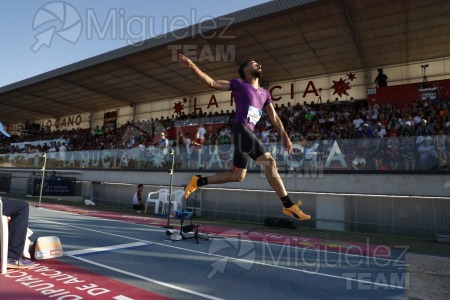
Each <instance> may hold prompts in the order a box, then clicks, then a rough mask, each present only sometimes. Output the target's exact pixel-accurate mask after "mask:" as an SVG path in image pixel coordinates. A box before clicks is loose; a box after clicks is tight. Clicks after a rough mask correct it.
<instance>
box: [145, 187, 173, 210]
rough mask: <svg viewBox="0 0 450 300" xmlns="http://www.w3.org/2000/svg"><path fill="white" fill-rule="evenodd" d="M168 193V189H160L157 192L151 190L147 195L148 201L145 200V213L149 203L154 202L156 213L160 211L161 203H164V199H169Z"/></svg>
mask: <svg viewBox="0 0 450 300" xmlns="http://www.w3.org/2000/svg"><path fill="white" fill-rule="evenodd" d="M167 195H169V190H168V189H159V190H157V191H156V192H150V193H148V196H147V202H145V210H144V213H146V212H147V206H148V203H149V202H151V203H154V204H155V213H158V211H159V203H160V202H161V203H164V201H166V200H167Z"/></svg>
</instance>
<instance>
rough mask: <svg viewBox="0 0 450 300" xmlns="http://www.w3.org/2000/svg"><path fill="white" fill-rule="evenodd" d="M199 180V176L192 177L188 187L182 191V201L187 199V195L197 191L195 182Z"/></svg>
mask: <svg viewBox="0 0 450 300" xmlns="http://www.w3.org/2000/svg"><path fill="white" fill-rule="evenodd" d="M199 178H200V176H197V175H194V176H192V178H191V180H190V181H189V183H188V185H187V186H186V188H185V189H184V199H187V198H189V195H190V194H191V193H193V192H195V191H196V190H198V185H197V180H198V179H199Z"/></svg>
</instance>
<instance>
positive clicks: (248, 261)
mask: <svg viewBox="0 0 450 300" xmlns="http://www.w3.org/2000/svg"><path fill="white" fill-rule="evenodd" d="M39 221H44V222H48V223H53V224H59V225H63V226H68V227H73V228H77V229H83V230H86V231H93V232H98V233H101V234H106V235H112V236H117V237H121V238H125V239H130V240H136V241H141V242H148V243H149V244H152V245H159V246H163V247H168V248H173V249H178V250H181V251H185V252H191V253H197V254H201V255H205V256H214V257H219V258H221V259H229V260H234V261H239V262H243V263H250V264H256V265H262V266H266V267H272V268H279V269H284V270H290V271H294V272H301V273H305V274H310V275H317V276H323V277H329V278H335V279H340V280H348V281H354V282H360V283H365V284H372V285H375V286H382V287H388V288H394V289H402V290H403V289H405V288H404V287H402V286H396V285H389V284H384V283H379V282H372V281H369V280H361V279H357V278H349V277H344V276H337V275H331V274H327V273H320V272H317V271H308V270H301V269H295V268H291V267H285V266H279V265H271V264H267V263H265V262H258V261H250V260H246V259H242V258H236V257H231V256H224V255H218V254H213V253H208V252H203V251H198V250H191V249H186V248H182V247H177V246H171V245H167V244H164V243H158V242H152V241H146V240H142V239H136V238H131V237H127V236H123V235H119V234H114V233H109V232H104V231H100V230H94V229H89V228H84V227H80V226H74V225H68V224H64V223H60V222H55V221H48V220H42V219H39ZM146 226H149V225H146ZM249 242H251V241H249ZM330 253H334V252H330ZM77 259H78V258H77ZM136 276H140V275H136Z"/></svg>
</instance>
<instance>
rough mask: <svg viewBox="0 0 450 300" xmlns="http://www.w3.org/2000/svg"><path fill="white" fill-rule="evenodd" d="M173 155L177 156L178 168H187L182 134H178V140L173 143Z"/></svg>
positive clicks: (184, 142) (184, 141) (184, 140)
mask: <svg viewBox="0 0 450 300" xmlns="http://www.w3.org/2000/svg"><path fill="white" fill-rule="evenodd" d="M174 147H175V151H176V152H175V153H176V154H177V162H178V164H179V167H181V168H183V169H185V168H186V167H187V157H186V154H187V152H186V139H185V137H184V134H183V133H182V132H180V134H179V135H178V138H176V139H175V141H174Z"/></svg>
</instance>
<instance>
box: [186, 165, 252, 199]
mask: <svg viewBox="0 0 450 300" xmlns="http://www.w3.org/2000/svg"><path fill="white" fill-rule="evenodd" d="M246 174H247V169H242V168H237V167H234V166H233V169H232V170H231V171H227V172H221V173H217V174H214V175H212V176H209V177H200V176H198V175H194V176H192V178H191V180H190V181H189V183H188V185H187V186H186V188H185V189H184V198H185V199H187V198H188V197H189V195H190V194H191V193H193V192H195V191H196V190H198V188H199V187H201V186H204V185H207V184H222V183H227V182H240V181H242V180H244V178H245V175H246Z"/></svg>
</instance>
